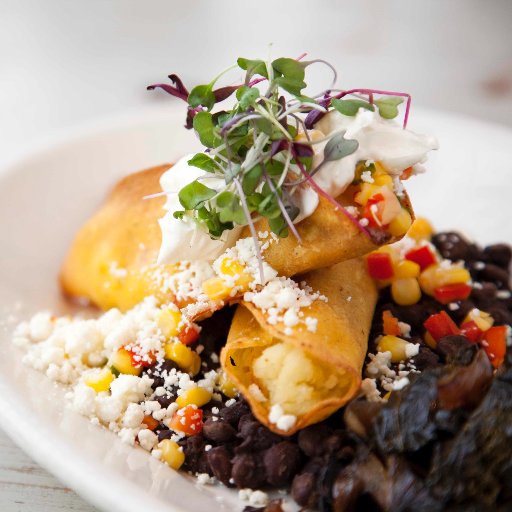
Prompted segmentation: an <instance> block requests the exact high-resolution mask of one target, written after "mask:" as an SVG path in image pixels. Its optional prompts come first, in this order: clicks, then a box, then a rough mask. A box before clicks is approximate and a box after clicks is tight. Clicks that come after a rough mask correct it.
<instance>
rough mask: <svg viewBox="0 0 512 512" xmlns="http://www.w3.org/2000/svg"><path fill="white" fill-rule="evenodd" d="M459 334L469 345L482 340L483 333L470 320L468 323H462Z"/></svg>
mask: <svg viewBox="0 0 512 512" xmlns="http://www.w3.org/2000/svg"><path fill="white" fill-rule="evenodd" d="M460 333H461V334H462V335H463V336H466V338H467V339H468V340H469V341H471V343H477V342H479V341H480V340H481V339H482V335H483V333H484V331H482V329H480V327H478V325H477V323H476V322H475V321H474V320H470V321H469V322H464V323H463V324H462V325H461V326H460Z"/></svg>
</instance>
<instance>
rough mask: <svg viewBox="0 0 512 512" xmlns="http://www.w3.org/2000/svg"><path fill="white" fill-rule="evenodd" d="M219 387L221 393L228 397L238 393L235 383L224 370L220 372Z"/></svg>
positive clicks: (233, 396)
mask: <svg viewBox="0 0 512 512" xmlns="http://www.w3.org/2000/svg"><path fill="white" fill-rule="evenodd" d="M219 387H220V390H221V391H222V393H223V394H224V395H226V396H227V397H228V398H235V396H236V395H237V394H238V389H236V387H235V385H234V384H233V382H232V381H231V379H230V378H229V377H228V376H227V375H226V373H225V372H222V373H221V375H220V380H219Z"/></svg>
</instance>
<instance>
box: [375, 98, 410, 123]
mask: <svg viewBox="0 0 512 512" xmlns="http://www.w3.org/2000/svg"><path fill="white" fill-rule="evenodd" d="M403 102H404V99H403V98H400V97H399V96H388V97H387V98H381V99H378V100H376V101H375V105H377V108H378V109H379V114H380V116H381V117H383V118H384V119H394V118H395V117H396V116H397V115H398V105H400V104H402V103H403Z"/></svg>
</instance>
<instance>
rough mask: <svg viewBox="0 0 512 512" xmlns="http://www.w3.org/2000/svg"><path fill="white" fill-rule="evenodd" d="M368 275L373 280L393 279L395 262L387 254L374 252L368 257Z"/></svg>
mask: <svg viewBox="0 0 512 512" xmlns="http://www.w3.org/2000/svg"><path fill="white" fill-rule="evenodd" d="M366 263H367V264H368V273H369V274H370V276H371V277H373V279H391V278H392V277H393V274H394V271H393V260H392V259H391V256H390V255H389V254H388V253H387V252H372V253H371V254H369V255H368V256H367V257H366Z"/></svg>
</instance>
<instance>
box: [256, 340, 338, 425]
mask: <svg viewBox="0 0 512 512" xmlns="http://www.w3.org/2000/svg"><path fill="white" fill-rule="evenodd" d="M253 370H254V375H255V377H256V378H257V379H258V381H259V384H260V385H261V387H262V391H263V393H264V394H265V396H267V397H268V399H269V400H270V404H271V406H272V405H280V406H281V407H282V408H283V410H284V412H285V413H286V414H293V415H294V416H300V415H302V414H305V413H306V412H308V411H309V410H311V408H313V407H314V406H315V405H316V404H317V403H318V402H320V401H321V400H323V399H325V397H326V395H329V394H331V393H332V394H334V392H335V391H336V388H337V387H340V384H341V383H340V382H339V379H338V378H337V377H336V376H335V375H332V374H331V375H330V374H329V372H328V371H327V370H326V369H325V368H324V367H323V365H321V364H319V363H318V362H315V361H313V360H312V358H311V357H309V356H308V355H307V354H306V353H305V352H304V351H303V350H301V349H300V348H297V347H294V346H293V345H291V344H288V343H276V344H275V345H272V346H270V347H268V348H266V349H265V350H263V352H262V353H261V355H260V356H259V357H258V358H256V359H255V360H254V363H253Z"/></svg>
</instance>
